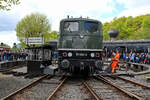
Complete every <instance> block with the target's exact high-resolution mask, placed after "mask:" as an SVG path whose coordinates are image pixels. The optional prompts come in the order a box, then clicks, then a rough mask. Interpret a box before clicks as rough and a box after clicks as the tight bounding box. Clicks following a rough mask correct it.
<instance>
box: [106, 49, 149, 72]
mask: <svg viewBox="0 0 150 100" xmlns="http://www.w3.org/2000/svg"><path fill="white" fill-rule="evenodd" d="M103 55H104V54H103ZM105 55H106V54H105ZM107 58H111V61H112V62H111V65H110V68H111V73H114V72H115V70H116V69H120V65H119V64H118V63H119V60H123V61H126V62H133V63H142V64H150V53H135V52H130V53H121V52H119V51H118V50H116V51H115V52H111V53H110V52H107Z"/></svg>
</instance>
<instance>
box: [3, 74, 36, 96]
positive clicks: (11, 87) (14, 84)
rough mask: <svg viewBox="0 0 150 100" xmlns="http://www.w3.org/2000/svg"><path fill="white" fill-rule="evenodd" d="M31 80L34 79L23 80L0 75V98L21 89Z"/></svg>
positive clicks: (22, 78)
mask: <svg viewBox="0 0 150 100" xmlns="http://www.w3.org/2000/svg"><path fill="white" fill-rule="evenodd" d="M33 80H34V79H24V77H15V76H12V75H3V74H1V73H0V98H2V97H4V96H7V95H8V94H10V93H12V92H13V91H15V90H18V89H20V88H22V87H23V86H25V85H27V84H28V83H30V82H32V81H33Z"/></svg>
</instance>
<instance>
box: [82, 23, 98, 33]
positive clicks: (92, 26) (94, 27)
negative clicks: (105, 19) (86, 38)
mask: <svg viewBox="0 0 150 100" xmlns="http://www.w3.org/2000/svg"><path fill="white" fill-rule="evenodd" d="M84 28H85V32H87V33H94V32H97V31H98V23H97V22H85V25H84Z"/></svg>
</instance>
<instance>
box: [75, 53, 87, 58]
mask: <svg viewBox="0 0 150 100" xmlns="http://www.w3.org/2000/svg"><path fill="white" fill-rule="evenodd" d="M76 56H81V57H84V56H87V53H76Z"/></svg>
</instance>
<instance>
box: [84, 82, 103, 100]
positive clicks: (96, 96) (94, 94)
mask: <svg viewBox="0 0 150 100" xmlns="http://www.w3.org/2000/svg"><path fill="white" fill-rule="evenodd" d="M83 85H84V86H85V87H86V88H87V89H88V91H89V92H90V94H91V95H92V96H93V97H94V98H95V100H103V99H102V97H99V96H98V95H97V94H96V93H95V91H94V90H93V89H92V88H91V87H90V86H89V85H88V83H87V82H83Z"/></svg>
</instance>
